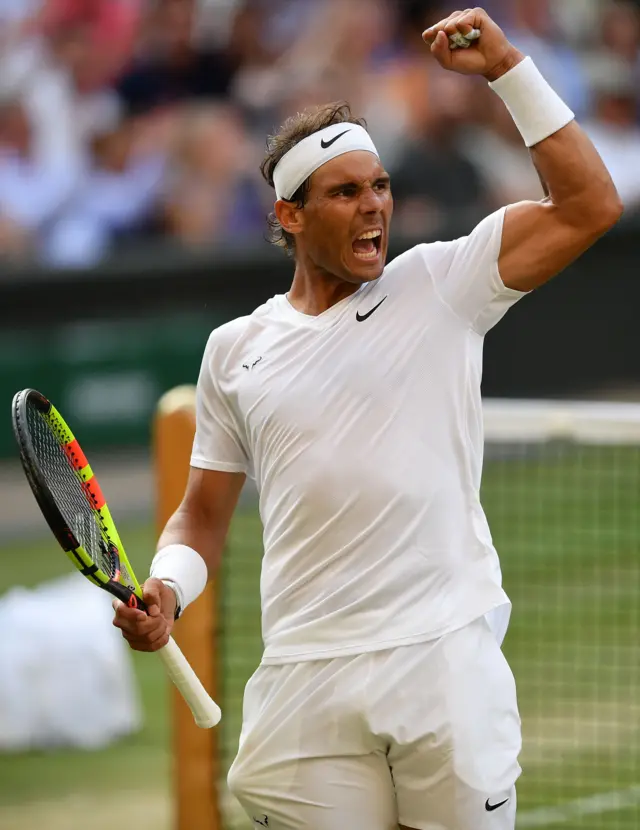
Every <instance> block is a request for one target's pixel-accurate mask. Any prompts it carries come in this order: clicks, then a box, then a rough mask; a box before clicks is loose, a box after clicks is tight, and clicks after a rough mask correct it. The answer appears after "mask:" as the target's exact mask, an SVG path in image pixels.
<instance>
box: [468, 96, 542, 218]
mask: <svg viewBox="0 0 640 830" xmlns="http://www.w3.org/2000/svg"><path fill="white" fill-rule="evenodd" d="M472 100H473V104H472V107H471V108H470V113H469V115H470V118H469V122H468V124H467V125H465V127H464V129H463V131H462V133H463V137H462V139H461V145H460V146H461V149H462V152H464V154H465V156H466V157H467V158H468V159H469V160H470V161H471V162H472V163H473V164H474V165H475V166H476V168H477V169H478V171H479V173H480V175H481V177H482V180H483V183H484V187H485V188H486V190H487V191H488V193H489V195H490V200H491V207H492V208H494V209H496V208H498V207H499V206H500V205H505V204H513V203H514V202H519V201H522V200H523V199H541V198H542V197H543V195H544V193H543V190H542V186H541V184H540V180H539V178H538V174H537V172H536V169H535V167H534V165H533V162H532V160H531V155H530V153H529V150H528V149H527V148H526V146H525V144H524V142H523V141H522V136H521V135H520V133H519V132H518V130H517V128H516V126H515V124H514V123H513V120H512V118H511V116H510V115H509V112H508V111H507V108H506V107H505V106H504V104H503V103H502V101H501V100H500V98H498V96H497V95H495V93H493V92H492V91H491V90H490V89H489V88H488V87H487V86H486V84H482V83H479V84H477V86H476V88H475V90H474V95H473V98H472Z"/></svg>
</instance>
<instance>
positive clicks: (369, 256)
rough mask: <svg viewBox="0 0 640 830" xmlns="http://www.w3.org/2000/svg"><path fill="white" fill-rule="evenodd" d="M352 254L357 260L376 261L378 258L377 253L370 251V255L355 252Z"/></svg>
mask: <svg viewBox="0 0 640 830" xmlns="http://www.w3.org/2000/svg"><path fill="white" fill-rule="evenodd" d="M354 254H355V256H357V257H358V259H376V257H377V256H378V251H371V253H370V254H358V253H355V252H354Z"/></svg>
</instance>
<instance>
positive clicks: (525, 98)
mask: <svg viewBox="0 0 640 830" xmlns="http://www.w3.org/2000/svg"><path fill="white" fill-rule="evenodd" d="M489 86H490V87H491V89H492V90H493V91H494V92H495V93H497V94H498V95H499V96H500V98H502V100H503V101H504V103H505V105H506V107H507V109H508V110H509V112H510V113H511V117H512V118H513V120H514V121H515V124H516V127H517V128H518V130H519V131H520V134H521V135H522V137H523V138H524V143H525V144H526V145H527V147H533V145H534V144H538V143H539V142H540V141H543V140H544V139H545V138H548V137H549V136H550V135H553V133H557V132H558V130H561V129H562V128H563V127H566V126H567V124H568V123H569V122H570V121H573V119H574V118H575V115H574V114H573V112H572V111H571V110H570V109H569V107H568V106H567V105H566V104H565V102H564V101H563V100H562V98H560V96H559V95H558V94H557V93H556V92H554V90H553V89H552V88H551V87H550V86H549V84H548V83H547V82H546V81H545V79H544V78H543V76H542V74H541V73H540V71H539V70H538V67H537V66H536V65H535V63H534V62H533V61H532V60H531V58H525V59H524V60H523V61H520V63H519V64H517V66H514V67H513V69H510V70H509V71H508V72H506V73H505V74H504V75H502V77H500V78H498V79H497V80H496V81H492V82H490V83H489Z"/></svg>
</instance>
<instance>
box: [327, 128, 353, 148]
mask: <svg viewBox="0 0 640 830" xmlns="http://www.w3.org/2000/svg"><path fill="white" fill-rule="evenodd" d="M350 132H351V130H345V131H344V132H343V133H338V135H334V137H333V138H331V139H330V140H329V141H325V140H324V138H321V139H320V146H321V147H322V149H323V150H326V149H327V147H331V145H332V144H335V143H336V141H337V140H338V139H339V138H342V136H343V135H346V134H347V133H350Z"/></svg>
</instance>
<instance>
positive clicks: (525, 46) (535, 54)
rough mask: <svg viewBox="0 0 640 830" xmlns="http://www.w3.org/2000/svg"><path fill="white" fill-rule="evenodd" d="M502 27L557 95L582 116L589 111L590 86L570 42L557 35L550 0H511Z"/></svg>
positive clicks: (578, 115)
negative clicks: (536, 66) (529, 58)
mask: <svg viewBox="0 0 640 830" xmlns="http://www.w3.org/2000/svg"><path fill="white" fill-rule="evenodd" d="M504 30H505V32H506V34H507V36H508V37H509V39H510V40H511V42H512V43H513V44H514V45H515V46H517V47H518V49H520V50H521V51H522V52H524V54H525V55H530V56H531V57H532V58H533V60H534V61H535V62H536V64H537V65H538V67H539V68H540V71H541V72H542V74H543V75H544V76H545V78H546V79H547V80H548V81H549V83H550V84H551V85H552V86H553V88H554V89H555V90H556V91H557V92H558V94H559V95H561V96H562V98H563V99H564V100H565V101H566V103H567V104H568V105H569V106H570V107H571V109H572V110H573V111H574V112H575V114H576V116H577V117H578V118H582V117H583V116H584V115H585V114H586V113H587V112H588V111H589V88H588V85H587V79H586V77H585V75H584V71H583V69H582V65H581V63H580V59H579V57H578V55H577V53H576V52H575V51H574V49H573V48H572V46H570V45H569V44H567V43H564V42H563V41H562V40H561V39H560V32H559V30H558V24H557V21H556V20H555V18H554V6H552V4H551V0H511V2H509V3H508V4H507V10H506V20H505V21H504Z"/></svg>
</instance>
